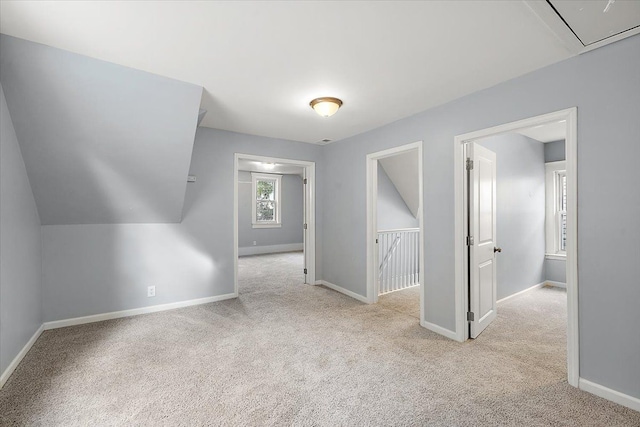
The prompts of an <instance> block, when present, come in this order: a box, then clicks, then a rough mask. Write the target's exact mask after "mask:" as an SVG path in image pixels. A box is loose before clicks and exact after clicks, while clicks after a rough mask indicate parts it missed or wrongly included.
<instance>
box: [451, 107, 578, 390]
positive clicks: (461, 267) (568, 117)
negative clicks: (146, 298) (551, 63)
mask: <svg viewBox="0 0 640 427" xmlns="http://www.w3.org/2000/svg"><path fill="white" fill-rule="evenodd" d="M559 121H565V123H566V135H565V151H566V162H567V169H566V171H567V251H566V252H567V375H568V378H567V380H568V382H569V384H571V385H572V386H574V387H578V379H579V369H580V363H579V356H580V354H579V352H580V346H579V343H578V339H579V331H578V262H577V260H578V148H577V147H578V146H577V144H578V139H577V130H578V124H577V123H578V109H577V108H576V107H573V108H568V109H565V110H561V111H556V112H553V113H548V114H543V115H540V116H536V117H531V118H528V119H523V120H518V121H515V122H511V123H506V124H503V125H499V126H494V127H491V128H487V129H482V130H479V131H475V132H469V133H466V134H463V135H457V136H456V137H455V138H454V144H453V150H454V215H455V224H454V236H453V238H454V247H455V271H454V275H455V291H454V294H455V307H456V336H457V340H458V341H465V340H466V339H468V329H469V328H468V323H467V321H466V312H467V286H466V285H467V255H466V252H467V251H466V243H465V232H466V219H465V218H466V204H465V195H466V188H465V181H466V180H465V168H464V164H465V145H466V144H467V143H469V142H473V141H475V140H478V139H481V138H486V137H489V136H493V135H499V134H505V133H508V132H513V131H517V130H520V129H524V128H529V127H533V126H539V125H545V124H550V123H557V122H559Z"/></svg>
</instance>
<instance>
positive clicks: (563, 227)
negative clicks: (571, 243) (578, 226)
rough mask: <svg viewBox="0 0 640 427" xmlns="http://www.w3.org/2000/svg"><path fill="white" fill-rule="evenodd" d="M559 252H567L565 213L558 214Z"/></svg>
mask: <svg viewBox="0 0 640 427" xmlns="http://www.w3.org/2000/svg"><path fill="white" fill-rule="evenodd" d="M560 250H561V251H563V252H565V251H566V250H567V213H566V212H563V213H561V214H560Z"/></svg>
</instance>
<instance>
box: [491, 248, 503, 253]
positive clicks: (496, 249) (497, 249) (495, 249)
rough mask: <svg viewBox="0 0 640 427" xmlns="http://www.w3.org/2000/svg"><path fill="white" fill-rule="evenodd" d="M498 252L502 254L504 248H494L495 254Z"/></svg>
mask: <svg viewBox="0 0 640 427" xmlns="http://www.w3.org/2000/svg"><path fill="white" fill-rule="evenodd" d="M496 252H502V248H496V247H494V248H493V253H494V254H495V253H496Z"/></svg>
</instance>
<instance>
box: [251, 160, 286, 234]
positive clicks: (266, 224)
mask: <svg viewBox="0 0 640 427" xmlns="http://www.w3.org/2000/svg"><path fill="white" fill-rule="evenodd" d="M261 180H269V181H274V180H275V181H276V188H275V193H276V194H275V199H274V202H275V205H276V206H275V212H274V214H275V215H274V217H275V218H274V220H273V221H260V222H258V221H257V220H256V217H257V210H258V209H257V206H256V204H257V199H256V186H257V182H258V181H261ZM281 188H282V175H276V174H270V173H256V172H251V201H252V203H251V226H252V227H253V228H280V227H282V218H281V215H280V212H281V210H282V209H281V205H280V203H281V197H280V193H281Z"/></svg>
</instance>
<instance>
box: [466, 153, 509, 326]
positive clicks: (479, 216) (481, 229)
mask: <svg viewBox="0 0 640 427" xmlns="http://www.w3.org/2000/svg"><path fill="white" fill-rule="evenodd" d="M467 188H468V209H469V211H468V215H469V217H468V229H469V234H468V240H467V245H468V246H467V247H468V250H469V253H468V254H469V255H468V260H469V269H468V272H469V282H468V283H469V292H468V296H469V307H468V308H469V310H468V311H469V313H468V315H467V320H468V321H469V326H470V329H469V337H470V338H476V337H477V336H478V335H480V333H481V332H482V331H483V330H484V329H485V328H486V327H487V326H488V325H489V324H490V323H491V322H492V321H493V320H494V319H495V318H496V315H497V292H496V256H495V255H496V252H499V251H501V250H500V249H499V248H498V247H497V246H496V153H494V152H492V151H490V150H488V149H486V148H484V147H482V146H481V145H478V144H476V143H470V144H467Z"/></svg>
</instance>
